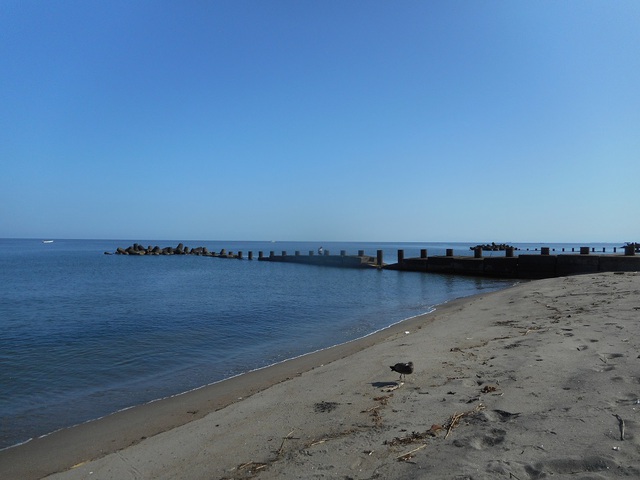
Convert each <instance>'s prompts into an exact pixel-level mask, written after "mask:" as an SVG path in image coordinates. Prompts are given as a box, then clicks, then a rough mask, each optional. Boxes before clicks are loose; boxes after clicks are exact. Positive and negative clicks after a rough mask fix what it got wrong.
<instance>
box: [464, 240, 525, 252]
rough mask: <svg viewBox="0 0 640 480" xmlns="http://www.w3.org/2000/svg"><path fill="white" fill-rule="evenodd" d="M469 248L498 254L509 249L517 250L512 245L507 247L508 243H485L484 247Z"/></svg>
mask: <svg viewBox="0 0 640 480" xmlns="http://www.w3.org/2000/svg"><path fill="white" fill-rule="evenodd" d="M469 248H470V249H471V250H475V249H477V248H481V249H482V250H484V251H492V252H498V251H503V250H506V249H507V248H515V247H513V246H512V245H507V244H506V243H495V242H491V243H485V244H484V245H482V244H480V245H476V246H475V247H469Z"/></svg>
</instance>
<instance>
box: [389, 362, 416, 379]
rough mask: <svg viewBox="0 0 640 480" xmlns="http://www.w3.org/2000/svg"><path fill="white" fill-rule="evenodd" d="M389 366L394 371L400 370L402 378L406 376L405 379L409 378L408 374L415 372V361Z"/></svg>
mask: <svg viewBox="0 0 640 480" xmlns="http://www.w3.org/2000/svg"><path fill="white" fill-rule="evenodd" d="M389 368H391V370H393V371H394V372H398V373H399V374H400V380H402V377H403V376H404V378H405V380H406V379H407V375H409V374H411V373H413V362H407V363H396V364H395V365H391V366H390V367H389Z"/></svg>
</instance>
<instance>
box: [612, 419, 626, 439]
mask: <svg viewBox="0 0 640 480" xmlns="http://www.w3.org/2000/svg"><path fill="white" fill-rule="evenodd" d="M612 415H613V416H614V417H616V418H617V419H618V427H619V428H620V440H621V441H624V420H623V419H622V417H621V416H620V415H618V414H617V413H614V414H612Z"/></svg>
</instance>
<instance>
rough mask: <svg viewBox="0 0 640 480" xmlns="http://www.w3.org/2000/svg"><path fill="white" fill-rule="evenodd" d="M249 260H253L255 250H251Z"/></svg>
mask: <svg viewBox="0 0 640 480" xmlns="http://www.w3.org/2000/svg"><path fill="white" fill-rule="evenodd" d="M248 258H249V260H253V250H249V256H248Z"/></svg>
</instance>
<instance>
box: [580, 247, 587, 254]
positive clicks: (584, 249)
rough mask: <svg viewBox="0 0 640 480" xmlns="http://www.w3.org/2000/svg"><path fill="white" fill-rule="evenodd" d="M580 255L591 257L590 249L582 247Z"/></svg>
mask: <svg viewBox="0 0 640 480" xmlns="http://www.w3.org/2000/svg"><path fill="white" fill-rule="evenodd" d="M580 255H589V247H580Z"/></svg>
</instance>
